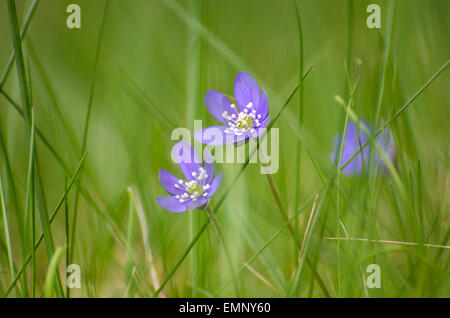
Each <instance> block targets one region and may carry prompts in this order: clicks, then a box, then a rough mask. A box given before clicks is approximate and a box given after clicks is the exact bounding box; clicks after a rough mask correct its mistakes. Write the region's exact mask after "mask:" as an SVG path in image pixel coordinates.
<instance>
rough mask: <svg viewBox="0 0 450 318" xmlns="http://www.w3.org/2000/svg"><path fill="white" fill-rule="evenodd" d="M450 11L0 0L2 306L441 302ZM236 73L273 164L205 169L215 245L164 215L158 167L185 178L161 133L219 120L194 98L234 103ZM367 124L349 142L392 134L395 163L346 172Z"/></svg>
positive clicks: (200, 221)
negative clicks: (211, 175) (159, 300)
mask: <svg viewBox="0 0 450 318" xmlns="http://www.w3.org/2000/svg"><path fill="white" fill-rule="evenodd" d="M71 3H76V4H78V5H79V7H80V9H81V28H79V29H77V28H74V29H70V28H68V27H67V25H66V19H67V17H68V16H69V13H67V12H66V8H67V6H68V5H69V4H71ZM371 3H376V4H378V5H379V7H380V9H381V11H380V18H381V28H368V27H367V25H366V20H367V18H368V16H369V15H370V13H368V12H367V11H366V8H367V6H368V5H369V4H371ZM449 13H450V2H449V1H448V0H433V1H419V0H411V1H409V0H408V1H406V0H398V1H387V0H376V1H375V0H373V1H372V0H371V1H369V0H353V1H352V0H348V1H344V0H339V1H336V0H319V1H307V0H294V1H291V0H281V1H278V0H245V1H242V0H151V1H148V0H133V1H122V0H107V1H104V0H95V1H88V0H71V1H69V0H61V1H52V0H26V1H25V0H17V1H14V0H7V1H1V2H0V95H1V96H0V185H1V188H0V190H1V191H0V198H1V200H0V203H1V205H0V212H1V217H0V295H1V296H2V297H236V296H240V297H358V298H359V297H445V298H446V297H449V296H450V283H449V279H450V271H449V261H450V253H449V252H450V245H449V236H450V227H449V221H450V215H449V212H450V210H449V208H450V205H449V193H450V190H449V188H450V184H449V182H450V169H449V167H450V148H449V136H450V125H449V119H450V85H449V81H450V71H449V68H448V64H449V57H450V40H449V39H450V25H449V19H450V16H449ZM241 71H247V72H249V73H250V74H251V75H252V76H253V77H254V78H255V79H256V80H257V81H258V83H259V86H260V87H263V88H264V89H265V91H266V92H267V95H268V100H269V114H270V116H271V118H272V122H271V124H270V128H272V129H274V128H277V129H278V133H279V169H278V171H277V172H276V173H275V174H273V175H264V174H261V173H260V167H259V165H258V164H254V163H248V164H247V163H216V167H215V168H216V172H219V171H221V172H222V173H223V180H222V184H221V186H220V188H219V189H218V191H217V193H216V194H215V195H214V196H213V197H212V198H211V200H210V202H209V208H210V212H212V213H216V217H217V222H218V223H219V224H220V228H221V230H222V234H223V239H224V241H225V246H227V249H225V248H224V244H223V243H224V242H223V241H222V240H221V236H220V235H219V234H220V232H218V231H217V228H216V227H215V226H214V224H213V222H211V218H210V217H211V215H210V214H208V211H207V210H199V209H197V210H192V211H187V212H185V213H179V214H175V213H171V212H168V211H166V210H164V209H162V208H161V207H160V206H159V205H158V204H157V202H156V197H158V196H162V195H166V194H165V191H164V189H163V187H162V186H161V184H160V182H159V179H158V174H159V169H161V168H163V169H166V170H167V171H169V172H171V173H172V174H174V175H176V176H178V177H181V171H180V170H179V167H178V166H177V164H175V163H174V162H172V160H171V155H170V154H171V149H172V147H173V146H174V144H175V143H176V140H171V135H172V131H173V130H174V129H175V128H178V127H186V128H188V129H189V130H190V131H192V134H193V127H194V120H202V121H203V126H204V127H206V126H210V125H216V124H217V122H216V120H215V119H214V118H213V117H212V116H211V115H210V114H209V112H208V110H207V108H206V106H205V101H204V99H205V94H206V93H207V92H208V91H209V90H211V89H214V90H218V91H220V92H223V93H224V94H227V95H233V86H234V80H235V78H236V76H237V74H238V73H239V72H241ZM361 121H363V122H366V123H369V124H370V125H371V126H372V127H374V129H373V130H372V132H371V133H370V135H371V136H372V137H371V138H370V139H369V141H368V142H367V145H360V146H361V147H366V146H367V147H369V146H370V147H371V146H373V147H376V138H377V137H376V136H378V135H383V134H384V133H387V132H388V131H389V133H390V134H391V136H392V138H393V145H394V152H395V155H394V156H393V158H392V160H386V159H388V158H386V156H385V153H384V152H383V149H381V150H380V151H381V152H382V153H383V154H384V155H383V154H382V157H383V158H382V159H380V160H381V161H383V163H385V164H383V165H381V166H379V167H378V166H377V165H376V164H374V163H373V161H374V160H372V161H368V162H366V165H368V167H366V168H367V169H365V170H364V171H363V172H362V173H359V174H357V175H349V174H346V173H343V170H342V169H338V167H339V163H341V164H344V162H343V160H342V159H340V160H337V162H336V160H335V162H333V161H332V160H331V159H330V158H332V156H333V153H334V154H335V155H337V158H342V152H343V150H344V149H343V147H344V146H345V145H344V146H343V147H336V146H335V144H334V142H335V140H336V136H338V137H337V138H340V137H342V135H343V133H344V132H345V130H346V127H348V126H349V125H351V124H352V123H359V122H361ZM271 134H272V132H269V133H268V137H269V138H270V136H271ZM190 142H191V143H192V144H194V139H193V138H192V140H191V141H190ZM376 149H378V148H376ZM359 157H361V156H359ZM375 157H376V156H372V159H373V158H375ZM356 158H358V157H356ZM247 159H248V157H247ZM371 167H372V168H371ZM227 250H228V253H227ZM69 264H76V265H78V266H79V269H80V286H79V287H80V288H69V287H68V286H67V284H66V266H68V265H69ZM371 264H376V265H378V267H377V268H378V269H379V278H380V279H379V280H380V282H381V283H380V286H379V288H373V287H374V286H372V285H371V284H369V283H367V282H368V281H371V280H372V279H373V276H372V274H373V273H376V271H375V272H372V271H371V270H369V269H370V266H369V265H371ZM368 267H369V268H368ZM71 273H74V272H72V271H69V274H71ZM75 273H76V271H75ZM234 276H235V284H234V283H233V277H234ZM371 277H372V278H371ZM236 285H237V286H236Z"/></svg>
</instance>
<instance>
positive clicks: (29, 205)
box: [24, 109, 36, 298]
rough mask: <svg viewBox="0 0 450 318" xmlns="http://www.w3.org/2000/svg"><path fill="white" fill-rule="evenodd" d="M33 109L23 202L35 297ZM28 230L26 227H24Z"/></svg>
mask: <svg viewBox="0 0 450 318" xmlns="http://www.w3.org/2000/svg"><path fill="white" fill-rule="evenodd" d="M34 117H35V116H34V109H32V110H31V131H30V146H29V158H28V176H27V195H26V202H25V207H26V211H25V219H26V220H28V218H29V217H31V253H32V254H31V263H32V265H31V295H32V297H33V298H35V297H36V250H35V249H34V246H35V239H36V212H35V183H34V158H35V155H34V143H35V133H34V131H35V119H34ZM26 228H28V226H27V227H26ZM24 277H25V275H24Z"/></svg>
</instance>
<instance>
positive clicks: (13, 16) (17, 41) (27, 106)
mask: <svg viewBox="0 0 450 318" xmlns="http://www.w3.org/2000/svg"><path fill="white" fill-rule="evenodd" d="M8 13H9V18H10V27H11V34H12V39H13V44H14V50H15V52H16V65H17V75H18V79H19V87H20V93H21V98H22V104H23V110H24V115H25V123H26V127H27V133H29V131H30V130H29V129H30V126H31V123H30V121H31V120H30V116H31V115H30V113H31V104H32V99H31V82H30V84H29V85H30V87H28V83H27V78H26V76H25V64H24V58H23V51H22V39H21V37H20V33H19V26H18V21H17V13H16V5H15V2H14V1H13V0H8ZM35 163H36V176H37V178H36V181H37V183H36V184H37V187H36V188H37V192H36V193H37V199H38V205H39V214H40V219H41V224H42V228H43V229H44V233H45V242H46V247H47V255H48V258H49V260H50V259H51V257H52V255H53V252H54V241H53V234H52V231H51V228H50V225H49V222H48V212H47V207H46V200H45V195H44V191H43V185H42V179H41V176H40V171H39V164H38V158H37V153H35ZM55 288H56V294H57V296H58V297H61V296H62V295H63V291H62V286H61V279H60V277H59V274H57V279H56V286H55Z"/></svg>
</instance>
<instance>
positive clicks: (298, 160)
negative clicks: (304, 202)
mask: <svg viewBox="0 0 450 318" xmlns="http://www.w3.org/2000/svg"><path fill="white" fill-rule="evenodd" d="M294 5H295V17H296V21H297V29H298V45H299V47H298V50H299V56H298V63H299V73H298V74H299V81H301V77H302V74H303V55H304V50H303V30H302V20H301V16H300V12H299V5H298V0H294ZM298 93H299V97H298V125H299V127H302V126H303V93H304V89H303V85H302V86H301V87H300V89H299V91H298ZM301 147H302V144H301V142H300V140H299V141H298V142H297V152H296V156H295V157H296V161H295V166H296V174H295V196H294V198H295V201H294V202H295V204H294V206H296V205H297V202H299V201H300V174H301V150H302V149H301ZM298 226H299V224H298V222H295V223H294V230H295V233H296V236H297V235H298V232H299V229H298ZM295 253H296V257H295V259H296V260H297V259H298V255H299V254H298V253H299V252H298V249H297V248H295Z"/></svg>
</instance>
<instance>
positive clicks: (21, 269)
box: [3, 153, 87, 297]
mask: <svg viewBox="0 0 450 318" xmlns="http://www.w3.org/2000/svg"><path fill="white" fill-rule="evenodd" d="M86 155H87V153H84V155H83V157H82V158H81V160H80V163H79V164H78V166H77V168H76V170H75V172H74V174H73V176H72V178H71V180H70V182H69V184H68V186H67V189H66V190H65V191H64V194H63V195H62V197H61V198H60V199H59V201H58V203H57V204H56V207H55V209H54V210H53V213H52V214H51V216H50V219H49V222H50V223H52V222H53V220H54V219H55V217H56V214H57V213H58V211H59V209H60V207H61V205H62V204H63V202H64V201H65V199H66V197H67V194H68V193H69V191H70V189H71V188H72V185H73V184H74V182H75V180H76V178H77V176H78V173H79V172H80V170H81V167H82V166H83V163H84V160H85V159H86ZM43 240H44V233H42V234H41V235H40V236H39V238H38V239H37V241H36V245H35V247H34V249H35V250H36V249H37V248H38V247H39V245H40V244H41V242H42V241H43ZM31 258H32V254H31V253H30V254H29V255H28V257H27V258H26V259H25V261H24V263H23V264H22V267H20V269H19V270H18V271H17V274H16V276H15V277H14V279H13V280H12V282H11V284H10V285H9V287H8V289H7V290H6V291H5V294H4V295H3V297H7V296H8V294H9V293H10V292H11V290H12V289H13V288H14V287H15V285H16V283H17V280H18V279H19V278H20V276H21V275H22V273H23V272H24V270H25V268H26V266H27V265H28V264H29V263H30V261H31Z"/></svg>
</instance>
